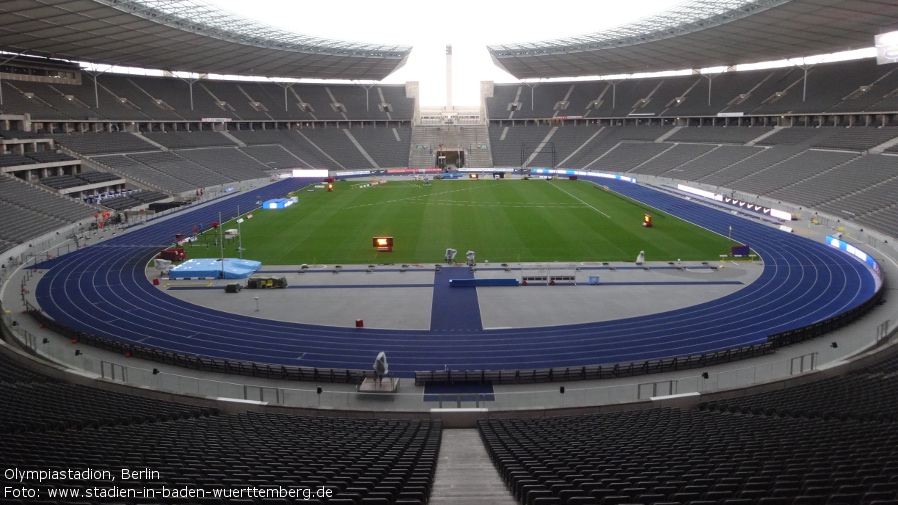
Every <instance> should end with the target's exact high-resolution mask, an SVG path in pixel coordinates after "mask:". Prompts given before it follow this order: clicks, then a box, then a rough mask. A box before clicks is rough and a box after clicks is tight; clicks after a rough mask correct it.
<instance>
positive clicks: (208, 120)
mask: <svg viewBox="0 0 898 505" xmlns="http://www.w3.org/2000/svg"><path fill="white" fill-rule="evenodd" d="M200 121H202V122H204V123H230V122H231V118H229V117H204V118H202V119H201V120H200Z"/></svg>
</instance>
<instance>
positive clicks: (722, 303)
mask: <svg viewBox="0 0 898 505" xmlns="http://www.w3.org/2000/svg"><path fill="white" fill-rule="evenodd" d="M586 179H588V178H586ZM312 182H318V181H317V180H315V181H312V180H308V179H305V180H303V179H287V180H284V181H280V182H277V183H275V184H272V185H270V186H267V187H265V188H261V189H257V190H252V191H250V192H247V193H246V194H242V195H238V196H236V197H233V198H229V199H226V200H221V201H218V202H216V203H213V204H211V205H208V206H206V207H202V208H199V209H196V210H192V211H185V212H184V213H183V214H176V215H175V216H174V217H172V218H170V219H168V220H165V221H161V222H159V223H158V224H152V223H151V224H148V225H145V226H142V227H137V229H135V230H134V231H132V232H130V233H127V234H124V235H121V236H119V237H115V238H112V239H110V240H108V241H105V242H103V243H101V244H97V245H94V246H90V247H87V248H83V249H81V250H79V251H77V252H75V253H71V254H68V255H65V256H62V257H59V258H55V259H53V260H50V261H48V262H45V263H44V264H42V265H40V268H43V269H47V270H48V271H47V272H46V274H45V275H44V277H43V278H42V279H41V281H40V283H39V284H38V286H37V289H36V292H35V294H36V298H37V302H38V304H39V305H40V307H41V308H42V309H43V310H44V313H45V314H46V315H48V316H50V317H52V318H53V319H56V320H57V321H59V322H61V323H63V324H66V325H68V326H70V327H73V328H75V329H77V330H80V331H84V332H90V333H96V334H100V335H103V336H107V337H111V338H116V339H119V340H121V341H123V342H128V343H135V344H139V345H142V346H151V347H156V348H159V349H163V350H167V351H172V352H179V353H184V354H188V355H194V356H201V357H214V358H222V359H230V360H241V361H252V362H258V363H268V364H274V365H288V366H306V367H319V368H349V369H361V370H367V369H369V368H370V367H371V363H372V362H373V357H374V356H376V355H377V353H378V352H381V351H384V352H386V353H387V355H388V356H389V357H390V369H391V372H393V373H395V374H397V375H398V376H406V377H407V376H411V375H412V374H413V372H414V371H421V370H442V369H444V368H450V369H453V370H499V369H518V368H547V367H562V366H585V365H594V364H611V363H626V362H633V361H644V360H649V359H657V358H662V357H673V356H683V355H691V354H700V353H703V352H708V351H713V350H720V349H727V348H733V347H738V346H743V345H747V344H754V343H760V342H764V341H766V339H767V336H768V335H770V334H773V333H778V332H782V331H785V330H789V329H794V328H799V327H804V326H806V325H809V324H812V323H815V322H819V321H823V320H826V319H828V318H830V317H833V316H835V315H838V314H841V313H844V312H846V311H848V310H850V309H852V308H855V307H858V306H859V305H861V304H863V303H864V302H865V301H867V300H869V299H870V298H871V297H873V296H874V294H875V293H876V291H877V289H879V287H880V283H879V282H878V280H877V279H875V278H874V276H873V273H872V272H871V271H870V269H869V268H868V267H867V266H866V265H865V264H863V263H862V262H860V261H858V260H857V259H855V258H853V257H851V256H849V255H847V254H845V253H843V252H841V251H838V250H836V249H833V248H831V247H828V246H826V245H825V244H823V243H818V242H814V241H812V240H809V239H806V238H803V237H800V236H797V235H794V234H789V233H785V232H782V231H780V230H777V229H775V228H772V227H770V226H768V225H765V224H762V223H759V222H756V221H752V220H748V219H744V218H741V217H738V216H735V215H732V214H730V213H727V212H721V211H718V210H715V209H712V208H709V207H706V206H703V205H700V204H697V203H695V202H691V201H687V200H683V199H681V198H678V197H675V196H673V195H670V194H667V193H663V192H659V191H656V190H654V189H651V188H648V187H644V186H640V185H637V184H632V183H626V182H621V181H613V180H608V179H600V180H598V179H597V181H596V182H598V183H599V184H602V185H606V186H609V187H610V188H611V189H612V190H614V191H617V192H619V193H621V194H624V195H625V196H628V197H630V198H633V199H636V200H638V201H641V202H643V203H645V204H647V205H650V206H652V207H655V208H658V209H660V210H662V211H664V212H668V213H670V214H673V215H675V216H677V217H680V218H682V219H685V220H687V221H690V222H692V223H695V224H697V225H699V226H702V227H705V228H707V229H709V230H711V231H714V232H717V233H720V234H723V235H726V234H727V233H728V231H729V228H730V227H732V229H733V232H732V236H733V238H734V239H736V240H739V241H740V242H742V243H747V244H750V245H751V246H752V248H753V249H754V250H755V251H757V252H758V254H759V255H760V257H761V258H762V259H763V265H756V266H755V267H751V266H745V267H743V269H744V270H745V272H744V273H742V274H739V275H737V276H733V277H730V278H727V277H726V276H720V277H719V278H716V279H715V281H717V280H719V281H721V282H738V283H740V284H739V285H736V284H733V285H731V286H730V288H729V289H731V291H730V292H721V293H716V294H715V296H713V297H712V299H708V300H704V301H699V303H689V304H688V306H681V307H671V308H669V310H662V311H660V312H652V313H645V311H643V312H639V311H637V312H634V313H631V314H624V315H623V317H614V316H612V317H611V318H610V319H609V318H608V317H607V316H608V314H612V315H614V314H615V312H616V311H615V310H614V309H613V307H609V306H608V304H605V306H604V311H605V315H604V316H602V317H593V316H590V315H588V314H587V315H583V316H581V317H579V318H575V317H574V316H571V318H569V319H570V320H572V321H573V322H571V323H569V324H555V323H557V322H558V321H559V320H561V321H564V320H565V318H564V317H561V318H555V317H552V316H553V315H556V312H561V313H564V312H565V311H568V313H570V314H578V313H579V312H581V311H586V312H587V313H588V312H589V311H590V310H593V311H597V312H601V311H602V310H603V306H602V304H600V303H590V300H589V296H592V295H588V294H587V295H583V298H585V299H586V300H585V301H583V300H580V297H574V298H576V299H577V303H581V304H582V305H577V304H576V303H575V302H574V301H573V300H574V298H571V299H570V300H568V301H567V302H565V301H564V300H562V301H560V302H558V301H556V302H551V301H549V300H548V299H546V300H543V299H542V296H540V295H541V292H547V290H548V289H550V288H549V287H535V286H533V289H532V290H531V286H528V287H526V288H523V287H521V288H509V289H517V290H519V291H518V293H521V294H520V295H515V296H521V297H523V298H520V299H517V300H515V302H514V303H513V306H514V311H512V310H510V309H509V310H503V309H495V308H491V307H490V303H488V300H487V299H489V298H490V297H493V296H498V295H497V293H498V292H489V291H484V290H490V289H495V288H458V289H476V290H477V292H476V293H477V294H476V295H475V296H476V298H477V306H478V308H480V315H479V319H480V320H479V322H478V324H473V323H472V321H471V320H470V317H469V316H466V315H465V314H457V315H455V316H454V317H453V316H452V314H450V317H448V318H443V321H442V322H439V321H437V323H436V324H434V318H433V317H432V313H431V312H430V311H428V310H424V309H419V307H425V308H432V307H433V301H434V296H436V297H439V296H442V295H441V294H437V295H434V292H435V290H436V288H435V287H434V283H435V282H437V281H435V280H434V279H435V278H436V276H437V275H445V274H446V273H447V272H443V273H440V274H434V273H433V272H429V273H428V274H427V275H429V280H426V279H424V278H423V277H422V278H416V277H415V276H416V275H418V276H419V277H420V275H419V274H418V273H415V272H412V271H408V272H405V273H404V274H408V276H407V277H405V278H404V280H403V281H402V282H401V283H397V282H396V281H395V279H390V280H387V281H385V282H387V283H388V284H390V285H392V284H403V283H405V284H407V285H406V286H405V287H404V288H403V287H402V286H400V287H392V286H390V287H386V286H385V287H380V288H377V287H370V286H369V287H363V286H362V285H355V286H354V285H352V284H351V282H353V280H352V278H351V276H350V275H345V274H344V273H342V272H341V273H340V274H330V275H331V276H332V277H337V278H339V279H341V281H340V282H346V283H347V287H345V288H342V289H340V288H319V289H318V293H317V296H324V297H325V298H326V297H328V296H330V297H332V301H330V302H329V303H328V300H325V303H324V305H323V306H329V307H339V305H338V303H339V300H340V292H346V293H353V297H357V296H359V292H362V296H364V293H368V294H369V295H372V296H371V298H372V300H375V299H376V298H384V297H375V296H373V294H374V293H375V292H376V291H377V290H378V289H380V290H381V291H389V290H399V291H393V292H396V293H399V292H401V290H402V289H407V290H408V291H409V292H411V299H412V300H415V301H414V303H413V302H403V301H402V300H404V299H406V298H408V297H409V295H408V294H405V295H403V296H402V297H397V300H398V301H399V303H397V304H394V305H395V306H396V308H395V310H396V313H395V314H394V315H392V316H389V317H388V318H387V319H390V318H391V319H392V320H394V321H400V322H402V321H407V320H413V321H412V323H411V324H406V323H403V324H398V323H389V322H385V323H383V324H382V325H381V326H383V327H371V326H372V325H373V326H377V324H375V323H376V321H375V320H376V318H374V319H375V320H372V319H371V318H369V317H367V313H365V314H359V315H357V314H352V313H350V312H351V311H346V313H345V314H343V315H341V316H339V317H345V318H344V319H343V321H351V322H354V320H355V319H356V318H361V319H365V322H366V323H368V322H370V323H371V324H366V325H365V326H366V327H364V328H355V327H347V326H346V323H345V322H342V323H340V324H321V323H322V322H321V321H319V323H317V324H316V323H310V322H298V321H291V320H283V319H278V316H277V315H276V312H275V311H274V310H273V309H274V302H272V301H271V300H270V299H269V297H270V296H271V295H270V293H266V292H259V293H260V294H259V296H260V300H259V302H260V303H259V305H260V307H259V308H260V310H259V312H258V313H256V312H255V309H256V306H255V305H254V304H249V303H246V304H242V305H241V307H242V308H241V309H240V310H236V309H234V310H227V309H222V310H219V309H217V308H214V307H210V306H204V305H202V304H199V303H189V302H187V301H185V300H182V299H179V298H178V297H177V296H173V295H172V294H169V292H168V290H164V289H160V288H159V287H157V286H153V285H152V283H151V282H150V280H149V279H148V277H147V263H148V261H149V260H150V259H151V258H152V257H153V256H155V254H156V253H157V252H158V251H159V250H160V249H161V248H163V247H165V246H167V245H169V244H170V243H171V242H172V241H173V237H174V236H175V233H183V234H185V235H189V234H190V232H191V230H192V229H193V227H194V225H195V223H197V222H211V221H214V220H218V212H222V217H223V219H224V220H225V221H226V220H227V219H229V218H230V217H234V216H235V215H236V208H237V206H240V207H241V208H243V209H244V210H245V209H248V208H252V207H253V206H254V203H255V201H257V199H258V198H262V199H263V200H264V199H267V198H273V197H282V196H284V195H286V194H287V193H289V192H291V191H295V190H296V189H299V188H301V187H303V186H305V185H307V184H310V183H312ZM662 267H663V266H657V265H652V270H653V272H651V273H652V276H653V277H651V278H650V279H649V280H648V281H646V282H666V283H668V285H666V286H664V289H663V290H661V289H659V291H658V293H659V294H658V295H657V296H660V297H662V298H663V297H664V296H670V297H673V298H676V297H679V298H688V295H686V294H684V293H685V291H683V290H685V289H686V288H687V287H686V286H683V287H681V289H680V290H679V291H678V288H677V287H676V286H675V285H673V284H672V283H674V282H683V281H696V279H692V278H688V277H686V278H682V279H681V278H678V277H676V276H674V275H671V276H670V278H669V279H667V280H663V279H664V278H663V277H654V276H655V275H657V276H663V275H664V272H663V270H662ZM378 268H380V267H378ZM751 268H757V269H758V270H759V271H750V269H751ZM654 270H657V272H654ZM724 271H726V269H725V270H724ZM491 272H493V271H491V270H483V271H482V272H478V273H477V275H492V273H491ZM588 272H589V271H588V270H583V271H581V272H580V273H578V275H581V274H582V275H583V276H585V275H590V274H589V273H588ZM632 273H634V274H639V272H632ZM598 274H599V275H600V276H605V277H606V279H607V280H608V282H611V279H612V277H609V276H611V274H612V272H601V271H599V272H598ZM692 274H694V275H693V277H697V276H704V275H709V276H710V275H717V274H716V273H715V274H703V273H698V272H692ZM303 275H304V276H306V277H304V278H303V280H302V281H298V282H297V284H296V286H297V287H296V288H295V289H294V290H287V291H291V292H292V291H295V292H296V293H301V292H302V291H303V289H307V290H309V291H308V293H314V287H306V288H303V283H308V286H314V284H315V281H314V276H315V275H324V274H310V273H306V274H303ZM361 275H365V274H361ZM369 275H370V278H371V279H375V278H380V277H377V276H378V275H380V273H372V274H369ZM396 275H397V276H398V275H403V274H402V273H397V274H396ZM500 275H505V274H504V273H501V274H500ZM340 276H344V277H340ZM658 278H661V279H662V281H657V280H656V279H658ZM342 279H345V281H344V280H342ZM384 279H386V277H384ZM422 279H423V280H422ZM644 279H645V278H644ZM644 279H643V280H644ZM428 282H429V283H430V285H427V284H428ZM620 282H632V281H624V280H621V281H620ZM702 282H708V281H702ZM659 286H660V285H658V284H656V285H655V286H654V287H655V288H658V287H659ZM725 286H726V284H720V285H719V286H718V287H715V288H714V289H726V288H725ZM577 288H578V289H579V288H580V286H577ZM588 288H590V287H588V286H584V287H583V289H588ZM591 288H595V289H616V288H615V287H614V286H612V285H608V286H601V285H600V286H591ZM643 288H645V289H650V288H651V286H650V285H648V284H646V285H645V286H643ZM551 289H558V290H565V289H570V288H568V287H566V286H553V287H551ZM708 289H709V290H710V289H711V284H708ZM325 291H326V292H328V293H331V294H328V295H324V294H322V293H323V292H325ZM424 292H429V293H430V296H429V298H428V297H427V296H425V295H420V293H424ZM569 292H571V291H569ZM219 293H220V294H218V295H217V297H219V298H223V297H226V296H232V295H225V294H224V293H223V291H219ZM244 293H246V294H249V295H252V294H253V292H252V291H249V292H247V291H246V290H244V291H243V292H242V293H241V294H239V296H244V297H245V295H244ZM416 293H418V294H419V295H416ZM665 293H669V294H668V295H665ZM718 295H719V296H718ZM250 298H251V297H250ZM386 298H387V299H388V296H387V297H386ZM248 299H249V298H248ZM316 303H317V302H316ZM372 303H374V302H373V301H372ZM378 303H381V302H378ZM553 303H554V305H553ZM619 303H621V304H624V305H631V304H632V303H630V302H628V301H627V300H626V299H625V298H622V299H621V300H620V301H619ZM269 304H272V305H271V306H270V307H269ZM415 304H417V305H415ZM375 305H376V304H375ZM384 305H385V306H386V308H384V307H381V306H377V307H375V309H374V311H373V312H371V313H372V314H374V313H381V312H387V309H388V308H389V307H388V304H384ZM593 305H595V307H593ZM553 306H554V307H555V309H556V310H553ZM269 310H270V311H271V312H272V315H271V318H270V319H268V318H267V317H266V315H267V313H268V311H269ZM288 310H289V306H288ZM298 311H299V310H297V312H298ZM249 312H253V313H252V314H250V313H249ZM318 312H322V311H321V310H319V311H318ZM359 312H360V313H361V312H363V311H362V310H361V309H359ZM425 314H426V315H425ZM363 315H364V317H362V316H363ZM335 317H336V316H335ZM372 317H373V316H372ZM466 317H467V318H468V319H467V320H465V318H466ZM415 318H417V319H415ZM453 319H458V321H456V322H453ZM545 322H549V323H550V324H548V325H547V324H542V323H545ZM512 325H518V326H515V327H511V326H512ZM410 326H413V327H410Z"/></svg>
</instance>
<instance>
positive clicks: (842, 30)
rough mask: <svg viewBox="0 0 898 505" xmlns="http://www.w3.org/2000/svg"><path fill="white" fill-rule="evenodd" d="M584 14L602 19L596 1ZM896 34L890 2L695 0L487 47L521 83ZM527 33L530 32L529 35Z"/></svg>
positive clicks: (716, 61)
mask: <svg viewBox="0 0 898 505" xmlns="http://www.w3.org/2000/svg"><path fill="white" fill-rule="evenodd" d="M586 5H589V11H590V12H589V15H596V16H600V15H601V4H599V3H593V4H584V6H586ZM890 29H891V30H894V29H898V2H895V1H894V0H692V1H691V2H688V3H686V4H684V5H680V6H678V7H677V8H675V9H673V10H670V11H668V12H664V13H662V14H659V15H656V16H653V17H650V18H647V19H644V20H641V21H639V22H636V23H632V24H629V25H625V26H622V27H619V28H615V29H611V30H607V31H605V32H602V33H596V34H592V35H587V36H582V37H571V38H567V39H558V40H551V41H544V42H534V43H522V44H503V45H492V46H489V47H488V49H489V52H490V55H491V57H492V59H493V61H494V62H495V63H496V65H498V66H499V67H500V68H502V69H504V70H506V71H507V72H508V73H510V74H511V75H513V76H514V77H516V78H518V79H536V78H550V77H577V76H589V75H615V74H632V73H638V72H655V71H662V70H682V69H689V68H707V67H717V66H732V65H737V64H744V63H757V62H761V61H772V60H781V59H791V58H800V57H803V56H811V55H816V54H826V53H833V52H839V51H846V50H852V49H861V48H867V47H872V46H873V36H874V35H876V34H878V33H883V32H885V31H889V30H890ZM531 32H532V31H531Z"/></svg>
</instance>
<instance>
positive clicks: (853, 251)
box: [826, 235, 882, 280]
mask: <svg viewBox="0 0 898 505" xmlns="http://www.w3.org/2000/svg"><path fill="white" fill-rule="evenodd" d="M826 245H828V246H830V247H835V248H836V249H839V250H841V251H845V252H847V253H848V254H850V255H852V256H854V257H855V258H857V259H859V260H861V261H863V262H864V263H866V264H867V265H868V266H869V267H870V268H871V269H873V272H874V273H875V274H876V276H877V277H878V278H879V279H880V280H882V272H881V271H880V269H879V263H877V262H876V260H875V259H873V257H871V256H870V255H869V254H867V253H865V252H864V251H861V250H860V249H858V248H857V247H854V246H853V245H851V244H849V243H848V242H845V241H842V240H839V239H837V238H835V237H831V236H829V235H827V236H826Z"/></svg>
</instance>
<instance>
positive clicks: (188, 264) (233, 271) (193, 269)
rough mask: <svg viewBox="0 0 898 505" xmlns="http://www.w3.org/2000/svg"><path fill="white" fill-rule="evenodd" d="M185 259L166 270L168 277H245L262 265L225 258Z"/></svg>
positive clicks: (250, 261) (258, 262)
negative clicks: (222, 259)
mask: <svg viewBox="0 0 898 505" xmlns="http://www.w3.org/2000/svg"><path fill="white" fill-rule="evenodd" d="M223 263H224V264H223V265H222V261H221V260H219V259H218V258H214V259H213V258H199V259H192V260H187V261H185V262H184V263H181V264H180V265H178V266H176V267H172V268H171V269H170V270H169V271H168V277H169V278H170V279H246V278H247V277H249V276H250V275H252V274H253V272H255V271H256V270H258V269H259V268H261V267H262V262H260V261H254V260H243V259H237V258H225V259H224V262H223Z"/></svg>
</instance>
